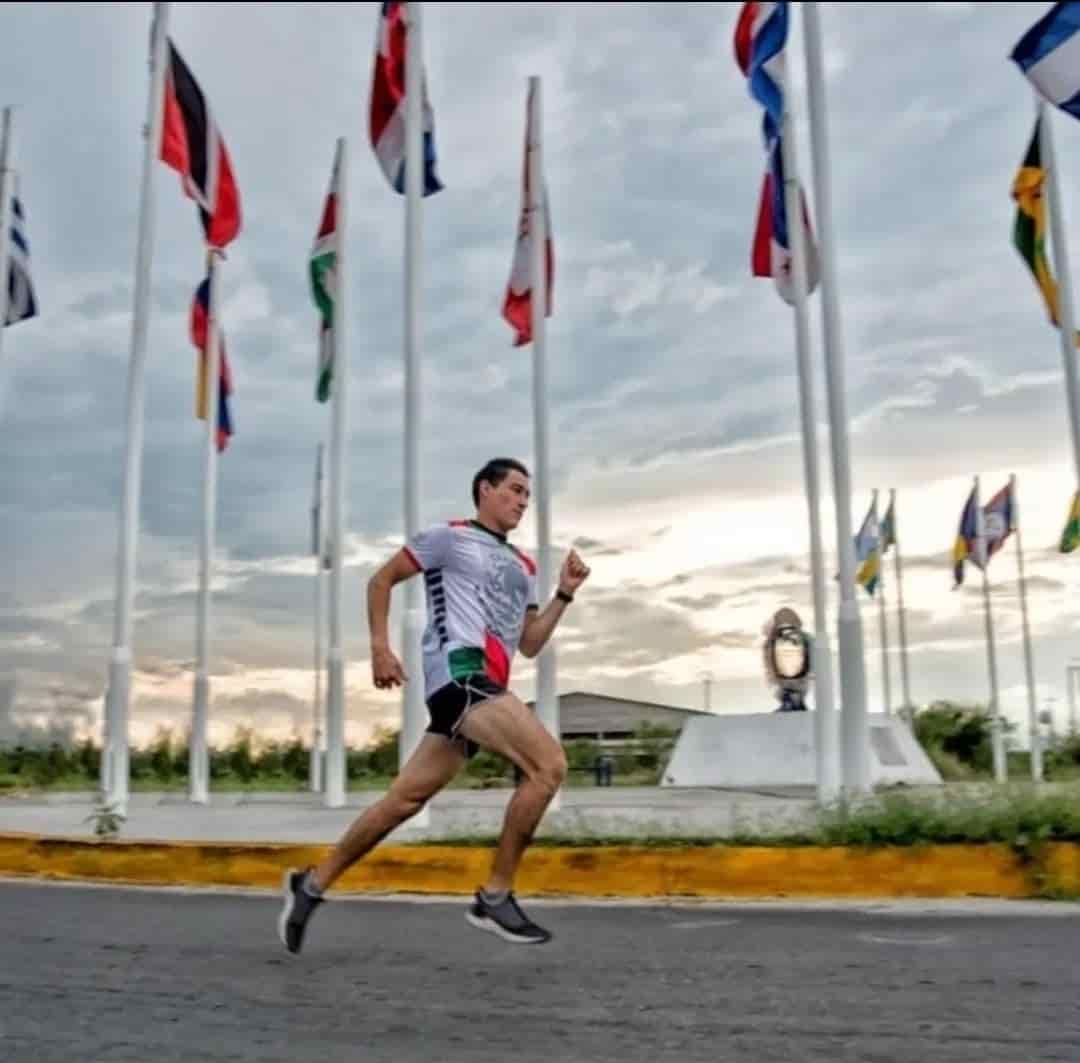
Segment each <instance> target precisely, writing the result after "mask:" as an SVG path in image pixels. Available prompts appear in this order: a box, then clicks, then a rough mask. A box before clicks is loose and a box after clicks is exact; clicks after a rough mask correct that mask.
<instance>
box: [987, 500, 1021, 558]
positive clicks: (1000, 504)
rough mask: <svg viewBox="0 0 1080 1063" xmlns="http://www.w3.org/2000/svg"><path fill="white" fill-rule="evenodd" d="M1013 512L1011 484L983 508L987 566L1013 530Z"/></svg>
mask: <svg viewBox="0 0 1080 1063" xmlns="http://www.w3.org/2000/svg"><path fill="white" fill-rule="evenodd" d="M1013 512H1014V511H1013V495H1012V484H1011V483H1007V484H1006V485H1005V486H1004V487H1003V488H1002V489H1001V490H1000V491H998V493H997V494H996V495H994V497H993V498H991V499H990V501H989V502H987V503H986V505H985V506H983V540H984V542H985V544H986V546H985V557H986V563H987V564H989V563H990V559H991V558H992V557H993V556H994V554H996V553H997V552H998V551H999V550H1000V549H1001V548H1002V546H1004V545H1005V540H1006V539H1008V537H1009V536H1010V535H1011V534H1012V533H1013V531H1014V530H1015V525H1014V523H1013Z"/></svg>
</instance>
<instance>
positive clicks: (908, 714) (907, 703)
mask: <svg viewBox="0 0 1080 1063" xmlns="http://www.w3.org/2000/svg"><path fill="white" fill-rule="evenodd" d="M889 512H890V513H891V514H892V537H893V542H892V547H893V567H894V569H895V570H896V614H897V620H898V626H899V628H900V683H901V686H902V688H903V695H904V706H903V712H902V715H904V717H905V719H907V722H908V723H909V724H913V723H914V720H915V716H914V714H915V706H914V705H912V703H911V680H910V676H909V674H908V641H907V614H906V612H905V609H904V568H903V563H902V561H901V559H900V531H899V528H900V524H899V521H897V519H896V488H894V487H890V488H889Z"/></svg>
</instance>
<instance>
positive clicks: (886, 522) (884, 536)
mask: <svg viewBox="0 0 1080 1063" xmlns="http://www.w3.org/2000/svg"><path fill="white" fill-rule="evenodd" d="M895 506H896V500H895V499H890V500H889V508H888V509H887V510H885V516H884V517H882V518H881V531H880V535H881V556H882V557H884V556H885V555H886V554H887V553H888V552H889V547H890V546H895V545H896V514H895V513H894V512H893V510H894V507H895Z"/></svg>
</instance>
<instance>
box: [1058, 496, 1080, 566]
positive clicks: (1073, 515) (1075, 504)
mask: <svg viewBox="0 0 1080 1063" xmlns="http://www.w3.org/2000/svg"><path fill="white" fill-rule="evenodd" d="M1078 546H1080V491H1077V492H1076V494H1074V495H1073V500H1072V506H1071V507H1070V509H1069V516H1068V518H1067V519H1066V521H1065V530H1064V531H1063V532H1062V533H1061V543H1060V544H1059V546H1058V549H1059V550H1060V551H1061V553H1063V554H1071V553H1072V552H1073V551H1074V550H1075V549H1076V548H1077V547H1078Z"/></svg>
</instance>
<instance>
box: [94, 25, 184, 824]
mask: <svg viewBox="0 0 1080 1063" xmlns="http://www.w3.org/2000/svg"><path fill="white" fill-rule="evenodd" d="M168 17H169V5H168V4H167V3H155V4H154V22H153V27H152V31H151V44H150V91H149V94H148V100H147V117H146V125H145V126H144V128H143V137H144V141H145V147H144V153H143V172H142V184H141V187H140V191H139V232H138V244H137V249H136V254H135V309H134V314H133V317H132V324H131V357H130V362H129V366H128V406H127V441H126V445H125V453H124V496H123V508H122V510H121V521H120V541H119V549H118V560H117V572H116V612H115V616H114V627H113V645H112V653H111V655H110V658H109V680H108V689H107V691H106V696H105V721H104V732H105V741H104V747H105V748H104V751H103V756H102V758H101V788H102V796H103V798H104V801H105V803H106V804H108V805H110V806H112V807H113V809H114V810H115V811H117V812H120V813H121V814H124V813H126V811H127V802H128V703H129V701H130V698H131V627H132V622H131V614H132V606H133V599H134V584H135V562H136V546H137V542H138V532H139V500H140V494H141V487H142V483H141V481H142V451H143V408H144V405H145V396H144V388H145V376H146V334H147V329H148V326H149V323H150V271H151V267H152V264H153V247H154V164H155V162H156V161H157V154H158V146H159V144H160V141H161V100H162V90H163V86H164V82H165V41H166V34H167V25H168Z"/></svg>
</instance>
